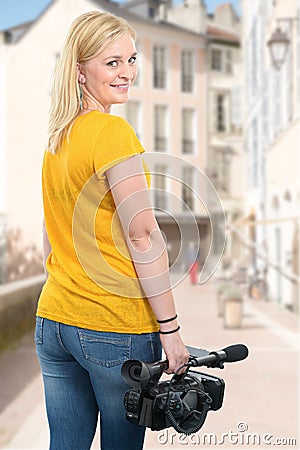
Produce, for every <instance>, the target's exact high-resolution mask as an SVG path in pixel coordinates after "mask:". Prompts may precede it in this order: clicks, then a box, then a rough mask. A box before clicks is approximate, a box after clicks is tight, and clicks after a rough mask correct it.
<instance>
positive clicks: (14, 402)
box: [0, 279, 300, 450]
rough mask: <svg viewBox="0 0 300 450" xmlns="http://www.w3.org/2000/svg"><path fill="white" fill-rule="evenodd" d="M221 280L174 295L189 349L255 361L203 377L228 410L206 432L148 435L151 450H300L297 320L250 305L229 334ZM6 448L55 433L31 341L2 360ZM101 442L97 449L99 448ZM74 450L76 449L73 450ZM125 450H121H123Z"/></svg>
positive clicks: (32, 445)
mask: <svg viewBox="0 0 300 450" xmlns="http://www.w3.org/2000/svg"><path fill="white" fill-rule="evenodd" d="M215 288H216V281H215V280H212V281H210V282H209V283H207V284H206V285H204V286H198V285H197V286H191V285H190V284H189V281H188V279H187V280H185V281H183V282H182V283H181V284H180V285H179V286H177V287H176V289H175V295H176V303H177V309H178V315H179V318H180V323H181V326H182V336H183V338H184V341H185V343H186V344H189V345H193V346H198V347H202V348H206V349H207V350H219V349H221V348H223V347H225V346H227V345H230V344H234V343H244V344H246V345H247V347H248V348H249V352H250V354H249V357H248V358H247V359H246V360H245V361H242V362H239V363H235V364H227V365H226V367H225V369H224V370H222V371H221V370H219V369H210V370H208V369H206V368H203V369H201V371H203V372H208V373H211V374H213V375H216V376H220V377H222V378H223V379H224V380H225V396H224V403H223V407H222V408H221V409H220V410H219V411H215V412H210V413H209V414H208V416H207V419H206V422H205V424H204V426H203V427H202V429H201V430H200V431H199V432H198V433H197V434H195V435H192V436H189V437H185V438H183V437H182V436H180V435H179V434H177V433H175V431H173V429H168V430H164V431H162V432H151V431H148V432H147V437H146V445H145V449H146V450H151V449H164V448H165V449H180V448H186V447H189V448H195V447H198V448H199V447H202V448H215V447H220V448H222V449H225V448H226V449H227V448H228V449H240V448H241V449H242V448H248V449H249V448H270V445H271V446H272V447H273V448H274V447H275V448H277V447H281V448H285V449H299V448H300V437H299V434H298V433H299V432H298V425H299V348H300V347H299V333H298V332H299V330H298V322H297V319H296V317H295V315H293V314H292V313H290V312H289V311H286V310H283V309H282V308H281V307H279V306H278V305H276V304H270V303H268V302H264V301H249V300H246V301H245V305H244V317H243V324H242V328H241V329H228V328H227V329H226V328H224V326H223V319H222V317H220V316H218V310H217V301H216V293H215ZM0 379H1V385H0V392H1V395H0V408H1V412H0V448H1V449H7V450H12V449H15V450H17V449H18V450H25V449H26V450H31V449H47V448H48V447H47V442H48V431H47V423H46V419H45V409H44V403H43V392H42V383H41V377H40V375H39V370H38V364H37V361H36V358H35V354H34V348H33V344H32V334H31V333H30V334H29V335H27V336H25V337H24V338H23V339H22V341H21V343H20V345H18V346H17V348H15V349H10V350H9V351H6V352H5V353H4V354H2V355H1V357H0ZM97 444H98V435H97V436H96V438H95V443H94V446H93V449H96V448H99V446H98V445H97ZM66 450H71V449H66ZM120 450H122V449H121V448H120Z"/></svg>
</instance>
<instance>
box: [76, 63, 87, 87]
mask: <svg viewBox="0 0 300 450" xmlns="http://www.w3.org/2000/svg"><path fill="white" fill-rule="evenodd" d="M76 66H77V79H78V82H79V83H80V84H84V83H85V82H86V78H85V76H84V74H83V73H82V68H81V66H80V64H79V63H77V64H76Z"/></svg>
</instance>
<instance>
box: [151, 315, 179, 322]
mask: <svg viewBox="0 0 300 450" xmlns="http://www.w3.org/2000/svg"><path fill="white" fill-rule="evenodd" d="M177 317H178V316H177V314H176V316H174V317H171V318H170V319H165V320H157V321H156V322H157V323H168V322H172V320H175V319H177Z"/></svg>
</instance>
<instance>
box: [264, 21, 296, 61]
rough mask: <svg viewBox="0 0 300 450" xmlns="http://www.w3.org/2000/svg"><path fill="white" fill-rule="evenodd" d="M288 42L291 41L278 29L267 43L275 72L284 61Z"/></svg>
mask: <svg viewBox="0 0 300 450" xmlns="http://www.w3.org/2000/svg"><path fill="white" fill-rule="evenodd" d="M290 42H291V41H290V39H289V38H288V36H287V35H286V33H284V32H283V31H282V30H281V29H280V28H279V27H278V28H276V30H275V31H274V32H273V34H272V36H271V38H270V39H269V41H268V42H267V44H268V46H269V49H270V53H271V59H272V63H273V66H274V67H275V68H276V69H277V70H280V69H281V67H282V65H283V63H284V61H285V58H286V55H287V52H288V48H289V44H290Z"/></svg>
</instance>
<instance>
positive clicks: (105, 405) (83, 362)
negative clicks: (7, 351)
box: [35, 317, 161, 450]
mask: <svg viewBox="0 0 300 450" xmlns="http://www.w3.org/2000/svg"><path fill="white" fill-rule="evenodd" d="M35 343H36V350H37V355H38V358H39V362H40V366H41V371H42V374H43V380H44V389H45V398H46V408H47V416H48V422H49V427H50V450H88V449H90V447H91V444H92V441H93V438H94V434H95V431H96V426H97V421H98V413H99V411H100V435H101V449H102V450H140V449H142V448H143V442H144V435H145V428H144V427H141V426H138V425H133V424H131V423H130V422H128V421H127V420H126V413H125V408H124V405H123V398H124V393H125V392H126V391H127V390H128V389H129V387H128V385H127V384H126V383H125V382H124V381H123V379H122V377H121V367H122V364H123V363H124V361H126V360H127V359H140V360H142V361H145V362H149V361H154V360H158V359H160V358H161V344H160V339H159V334H158V333H149V334H140V335H139V334H121V333H107V332H100V331H91V330H87V329H83V328H77V327H73V326H69V325H64V324H62V323H58V322H53V321H51V320H47V319H43V318H41V317H37V319H36V330H35Z"/></svg>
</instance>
